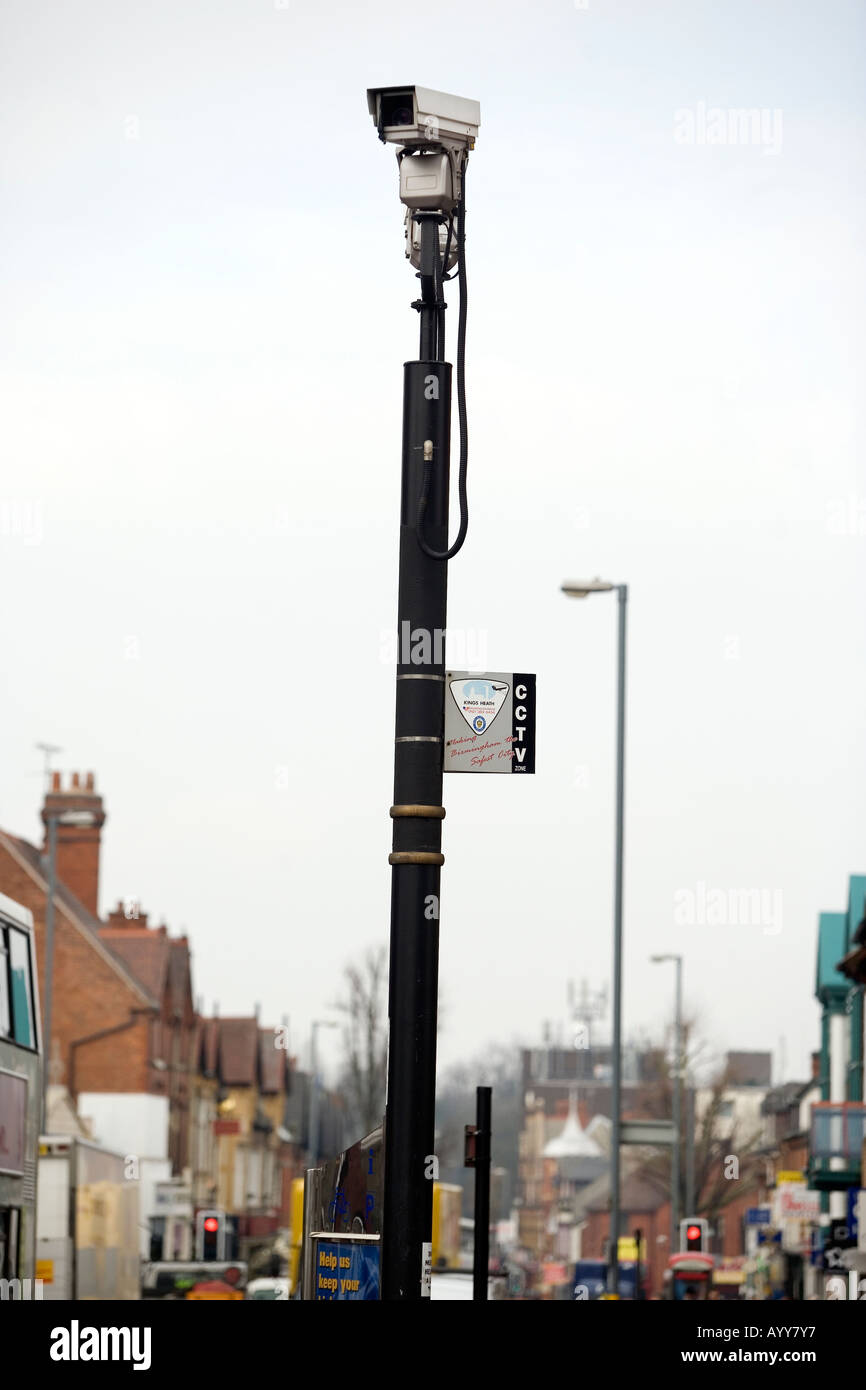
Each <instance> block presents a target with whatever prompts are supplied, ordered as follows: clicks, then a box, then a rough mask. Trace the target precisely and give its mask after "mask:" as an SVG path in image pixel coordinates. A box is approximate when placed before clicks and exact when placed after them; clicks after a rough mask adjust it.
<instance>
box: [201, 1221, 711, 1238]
mask: <svg viewBox="0 0 866 1390" xmlns="http://www.w3.org/2000/svg"><path fill="white" fill-rule="evenodd" d="M205 1225H207V1222H205ZM700 1238H701V1228H700V1226H687V1227H686V1240H700Z"/></svg>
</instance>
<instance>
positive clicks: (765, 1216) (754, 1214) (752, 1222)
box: [746, 1207, 770, 1226]
mask: <svg viewBox="0 0 866 1390" xmlns="http://www.w3.org/2000/svg"><path fill="white" fill-rule="evenodd" d="M769 1224H770V1208H769V1207H747V1208H746V1225H747V1226H769Z"/></svg>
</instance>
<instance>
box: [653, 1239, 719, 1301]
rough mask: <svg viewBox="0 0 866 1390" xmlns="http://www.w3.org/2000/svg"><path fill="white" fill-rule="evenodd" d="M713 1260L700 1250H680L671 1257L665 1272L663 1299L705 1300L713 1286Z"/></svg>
mask: <svg viewBox="0 0 866 1390" xmlns="http://www.w3.org/2000/svg"><path fill="white" fill-rule="evenodd" d="M715 1263H716V1262H715V1258H714V1257H713V1256H712V1255H708V1254H705V1253H704V1252H703V1251H700V1250H682V1251H680V1253H679V1254H678V1255H671V1256H670V1257H669V1259H668V1267H667V1269H666V1270H665V1276H664V1278H665V1292H664V1296H665V1298H670V1299H674V1300H675V1301H677V1302H679V1300H680V1299H683V1298H688V1299H690V1300H691V1299H693V1298H698V1299H705V1298H709V1296H710V1289H711V1288H712V1284H713V1269H714V1267H715Z"/></svg>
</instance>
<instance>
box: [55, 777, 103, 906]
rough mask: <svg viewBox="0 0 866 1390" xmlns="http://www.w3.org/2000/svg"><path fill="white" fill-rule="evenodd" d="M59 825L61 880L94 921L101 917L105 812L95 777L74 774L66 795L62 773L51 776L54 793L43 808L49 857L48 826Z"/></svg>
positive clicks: (58, 863) (59, 867) (59, 872)
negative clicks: (101, 876) (100, 859)
mask: <svg viewBox="0 0 866 1390" xmlns="http://www.w3.org/2000/svg"><path fill="white" fill-rule="evenodd" d="M50 820H55V821H56V823H57V878H58V880H59V882H60V883H63V884H65V886H66V887H67V888H68V889H69V891H70V892H71V893H74V894H75V896H76V898H77V899H78V901H79V902H80V903H81V904H82V906H84V907H86V908H87V910H88V912H90V913H92V915H93V916H94V917H96V916H98V914H99V848H100V841H101V837H102V827H103V825H104V824H105V811H104V810H103V807H102V797H101V796H99V795H98V794H97V792H96V790H95V785H94V777H93V773H92V772H88V773H87V775H86V777H85V778H84V779H82V778H81V777H80V775H79V774H78V773H77V772H73V774H72V777H71V779H70V784H69V786H68V788H67V789H66V790H65V791H64V789H63V782H62V778H61V775H60V773H59V772H53V773H52V774H51V790H50V791H49V792H46V795H45V802H44V805H43V807H42V823H43V825H44V826H45V844H44V849H43V852H44V853H45V854H47V853H48V823H49V821H50Z"/></svg>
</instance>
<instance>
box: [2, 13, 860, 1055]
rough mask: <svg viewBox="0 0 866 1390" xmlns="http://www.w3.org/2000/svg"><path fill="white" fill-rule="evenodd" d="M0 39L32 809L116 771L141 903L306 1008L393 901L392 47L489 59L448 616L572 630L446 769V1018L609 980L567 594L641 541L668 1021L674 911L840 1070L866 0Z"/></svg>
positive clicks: (685, 930)
mask: <svg viewBox="0 0 866 1390" xmlns="http://www.w3.org/2000/svg"><path fill="white" fill-rule="evenodd" d="M0 41H2V42H0V49H2V58H0V63H2V71H0V120H2V130H0V145H2V173H0V177H2V200H3V214H2V262H0V277H2V302H3V313H2V324H0V351H2V370H3V378H4V405H3V425H2V434H3V464H2V485H0V567H2V591H3V604H2V644H3V652H4V656H5V667H6V680H5V681H4V683H3V694H2V718H0V757H2V769H3V772H2V784H0V824H2V826H3V827H4V828H6V829H8V830H11V831H13V832H15V833H18V834H21V835H24V836H27V837H30V838H33V839H37V838H38V837H39V831H40V828H39V822H38V807H39V801H40V794H41V784H40V779H39V775H38V772H39V767H40V756H39V754H38V753H37V752H36V751H35V748H34V744H35V743H36V742H37V741H38V740H48V741H50V742H53V743H56V744H59V745H60V746H61V747H62V748H63V750H64V751H63V753H62V755H61V756H60V757H59V758H58V759H57V760H56V766H58V767H60V768H62V769H64V770H72V769H80V770H82V771H85V770H88V769H93V770H94V771H95V772H96V775H97V780H98V786H99V788H100V790H101V791H102V793H103V795H104V797H105V800H106V806H107V810H108V814H109V819H108V822H107V824H106V828H105V833H104V842H103V843H104V853H103V869H102V906H103V909H104V910H107V909H108V908H109V907H110V906H111V905H112V904H113V903H114V902H116V900H117V898H118V897H119V896H126V895H130V896H133V897H137V898H139V899H140V900H141V902H142V905H143V907H144V908H145V909H146V910H147V911H148V912H149V913H150V914H151V918H152V920H157V921H158V920H159V919H160V918H161V917H163V916H164V918H165V920H166V921H167V922H168V924H169V926H170V927H171V929H172V930H174V931H180V930H185V931H187V932H188V933H189V935H190V937H191V940H192V946H193V951H194V971H195V989H196V992H197V993H198V994H199V995H200V996H201V997H202V999H203V1001H204V1004H205V1007H206V1008H207V1009H210V1008H211V1007H212V1005H213V1002H214V1001H215V1000H217V1001H219V1006H220V1010H221V1012H223V1013H229V1012H232V1013H247V1012H250V1011H251V1009H252V1006H253V1004H254V1003H255V1002H256V1001H258V1002H260V1004H261V1007H262V1015H263V1019H264V1021H267V1022H271V1021H272V1022H277V1021H278V1020H279V1018H280V1016H281V1015H283V1014H288V1015H289V1017H290V1020H291V1030H292V1044H293V1049H295V1050H299V1051H302V1052H303V1050H305V1048H306V1039H307V1038H308V1036H309V1025H310V1021H311V1019H312V1018H313V1017H326V1016H328V1012H329V1011H328V1006H329V1004H330V1003H331V1001H332V1000H333V999H334V997H335V995H336V994H337V993H338V990H339V977H340V972H341V969H342V967H343V965H344V963H345V962H346V961H347V960H348V959H349V958H351V957H352V956H353V955H356V954H357V953H358V952H360V951H361V950H362V949H364V948H366V947H367V946H369V945H373V944H375V943H377V942H383V943H384V942H387V938H388V920H389V873H390V870H389V868H388V864H387V855H388V850H389V848H390V831H391V824H390V821H389V818H388V807H389V805H390V803H391V780H392V752H393V745H392V737H393V705H394V695H393V692H394V672H393V665H392V657H393V652H392V651H391V650H389V642H388V635H389V633H390V630H391V628H392V627H393V624H394V620H395V613H396V565H397V524H398V493H399V448H400V393H401V381H402V370H401V364H402V362H403V361H404V359H407V358H410V357H412V356H414V355H416V352H417V341H416V331H417V318H416V315H415V314H414V313H413V312H412V311H411V310H410V308H409V304H410V301H411V300H412V299H413V298H414V296H415V281H414V280H413V278H412V274H411V272H410V270H409V268H408V266H407V265H406V263H405V262H404V259H403V252H402V220H401V208H400V205H399V202H398V195H397V184H396V162H395V159H394V153H393V150H392V149H390V148H386V147H383V146H382V145H380V144H379V142H378V141H377V139H376V136H375V132H374V129H373V126H372V123H371V121H370V119H369V116H368V114H367V109H366V98H365V89H366V88H367V87H368V86H370V85H373V84H377V83H378V84H389V83H395V82H396V83H399V82H403V81H409V82H418V83H422V84H424V85H427V86H431V87H435V88H439V89H440V90H444V91H449V92H456V93H459V94H461V95H464V96H469V97H473V98H477V99H478V100H479V101H480V102H481V113H482V117H481V118H482V125H481V132H480V138H479V140H478V145H477V149H476V151H475V153H474V154H473V156H472V160H471V165H470V176H469V181H468V218H467V229H468V236H467V257H468V272H469V287H470V311H469V333H468V350H467V376H468V391H469V423H470V469H469V489H470V507H471V520H470V529H469V538H468V541H467V543H466V546H465V549H464V550H463V552H462V553H461V554H460V556H459V557H458V559H457V560H455V562H454V563H453V565H452V566H451V573H450V581H449V584H450V624H449V627H450V629H451V631H452V634H453V640H452V646H451V648H450V660H451V663H452V664H453V665H461V664H462V663H463V660H465V658H466V656H469V657H470V658H475V659H471V660H470V661H469V664H470V665H472V666H482V667H486V668H488V669H492V670H503V671H507V670H514V669H518V670H524V671H536V672H537V673H538V755H537V769H538V770H537V775H536V776H535V777H534V778H525V779H518V778H511V779H507V778H484V777H449V778H447V779H446V788H445V802H446V806H447V811H448V818H447V820H446V822H445V833H444V840H445V844H444V848H445V853H446V864H445V868H444V870H443V890H442V922H441V928H442V938H441V943H442V944H441V983H442V999H443V1028H442V1033H441V1041H440V1057H441V1059H442V1061H443V1062H444V1063H448V1062H452V1061H455V1060H457V1059H460V1058H464V1057H466V1056H468V1055H473V1054H476V1053H477V1052H478V1051H479V1050H480V1049H483V1047H484V1045H485V1044H486V1043H487V1041H488V1040H491V1039H494V1038H501V1039H503V1040H508V1039H510V1038H513V1037H521V1038H523V1039H525V1040H532V1041H539V1040H540V1036H541V1026H542V1022H543V1020H545V1019H550V1020H553V1021H556V1020H564V1017H565V1003H566V994H565V991H566V981H567V980H568V979H569V978H574V979H576V980H580V979H582V978H586V980H587V981H588V983H589V985H590V986H591V987H599V986H601V985H602V984H604V983H606V982H607V981H608V979H609V974H610V959H611V916H612V877H613V788H614V700H615V601H614V599H613V597H612V596H599V597H597V598H594V599H592V600H590V601H589V602H587V603H584V604H580V603H576V602H571V601H568V600H566V599H565V598H564V597H563V596H562V595H561V594H560V593H559V585H560V582H561V581H562V579H563V578H566V577H568V576H571V575H578V576H583V575H594V574H601V575H604V576H606V577H609V578H611V579H613V580H617V581H620V580H624V581H628V583H629V585H630V605H629V623H630V630H629V679H628V702H629V704H628V738H627V742H628V747H627V825H626V857H627V877H626V942H627V948H626V963H625V964H626V974H625V1004H624V1007H625V1027H626V1032H627V1033H636V1032H638V1031H640V1030H654V1031H655V1032H659V1031H660V1030H661V1028H662V1027H663V1026H664V1023H665V1020H666V1019H667V1017H668V1016H669V1013H670V1008H671V999H672V987H673V979H672V973H671V970H670V967H665V968H661V967H652V966H649V965H648V964H647V957H648V956H649V954H650V953H651V952H655V951H678V952H682V953H683V955H684V957H685V962H686V964H685V972H686V973H685V981H686V998H687V1005H688V1007H689V1009H690V1011H693V1012H695V1013H697V1014H698V1015H699V1017H700V1020H701V1030H702V1032H703V1034H704V1035H705V1036H706V1037H707V1039H708V1040H709V1041H710V1043H711V1045H712V1046H713V1047H714V1048H716V1049H717V1050H719V1051H721V1050H724V1049H725V1048H727V1047H733V1048H766V1049H772V1050H773V1051H774V1052H775V1053H776V1054H777V1055H778V1054H779V1050H780V1039H783V1038H784V1039H785V1041H786V1047H785V1056H786V1066H785V1073H786V1075H787V1076H791V1077H793V1076H797V1075H802V1074H803V1073H804V1070H805V1068H806V1066H807V1058H808V1053H809V1050H810V1049H811V1048H813V1047H814V1046H817V1044H818V1039H819V1033H818V1012H817V1007H816V1005H815V1002H814V999H813V997H812V989H813V980H814V960H815V943H816V924H817V916H818V913H819V911H820V910H823V909H839V908H842V907H844V906H845V898H846V888H847V877H848V874H849V873H852V872H857V871H859V872H864V870H866V843H864V827H866V777H864V767H866V758H864V754H866V734H864V718H863V711H864V691H866V655H864V618H863V614H864V596H866V478H864V467H863V458H864V411H863V391H862V383H863V380H864V375H866V373H864V368H866V361H864V357H866V352H864V348H866V329H864V324H866V316H864V312H863V310H864V230H866V217H864V190H866V178H864V172H866V170H864V163H866V160H864V151H866V138H864V137H866V119H864V118H866V100H864V80H863V79H864V68H866V18H864V10H863V7H862V5H860V4H859V3H858V2H857V0H827V3H824V4H821V5H815V4H805V3H799V2H798V0H729V3H725V4H720V3H716V0H713V2H712V3H710V2H708V0H661V3H654V4H648V3H636V2H635V0H632V2H631V3H628V0H589V3H588V4H583V3H575V2H574V0H541V3H537V4H532V5H529V4H526V3H525V0H522V2H521V3H519V4H516V3H510V2H509V0H503V2H502V3H498V4H496V5H493V4H478V3H460V4H453V3H450V0H444V3H442V4H440V5H437V6H435V7H433V8H432V9H431V8H430V7H429V6H421V7H412V6H407V5H405V4H396V3H393V4H385V3H375V2H374V3H368V4H362V5H357V4H316V3H312V0H276V3H275V0H149V2H148V3H147V4H133V3H130V0H120V3H117V2H115V0H111V2H110V0H37V2H36V3H34V2H33V0H6V3H5V5H4V6H3V10H2V21H0ZM738 110H752V111H755V112H756V113H758V118H757V119H756V120H755V122H754V123H752V122H750V121H747V122H746V123H745V125H744V126H741V125H740V124H739V123H738V120H737V117H736V116H734V117H733V122H732V124H731V126H730V129H731V130H732V131H733V133H734V136H735V139H734V141H733V142H729V141H726V143H725V144H719V143H718V132H719V130H720V129H724V130H725V131H727V130H728V129H729V126H728V113H730V112H732V111H733V112H736V111H738ZM719 112H721V113H722V114H721V116H720V115H719ZM720 121H721V125H720V124H719V122H720ZM746 135H748V138H744V137H745V136H746ZM453 288H454V287H452V291H453ZM451 298H452V309H451V310H450V312H449V315H448V317H449V320H450V321H451V327H452V337H451V341H450V343H449V353H448V355H449V357H451V358H452V360H453V327H454V324H455V322H456V293H453V292H452V296H451ZM453 530H456V507H455V508H454V521H453ZM452 533H453V532H452ZM455 644H456V645H455ZM455 658H456V659H455ZM750 889H752V890H762V893H763V895H764V896H763V898H762V899H760V900H756V901H760V902H762V903H763V905H764V908H765V910H762V911H761V912H759V913H758V914H757V916H756V917H755V920H753V921H752V922H751V924H750V925H733V924H731V923H730V921H728V922H727V924H725V923H720V922H719V921H718V920H717V915H718V914H714V913H713V912H712V911H709V910H708V907H707V905H708V904H709V901H710V900H709V894H711V893H712V892H714V891H715V892H721V894H722V895H723V898H722V899H721V901H722V902H723V904H724V903H729V902H730V901H736V900H737V899H736V895H737V894H738V893H740V892H741V891H745V890H750ZM713 901H715V902H718V901H719V899H714V900H713ZM702 904H704V906H703V907H702ZM710 919H711V920H710ZM323 1041H324V1039H323ZM336 1043H337V1040H336V1037H335V1036H333V1035H331V1036H329V1037H328V1039H327V1041H326V1044H325V1046H326V1051H327V1054H328V1057H329V1059H330V1062H331V1064H332V1065H333V1063H334V1061H335V1060H336V1051H337V1046H336Z"/></svg>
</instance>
